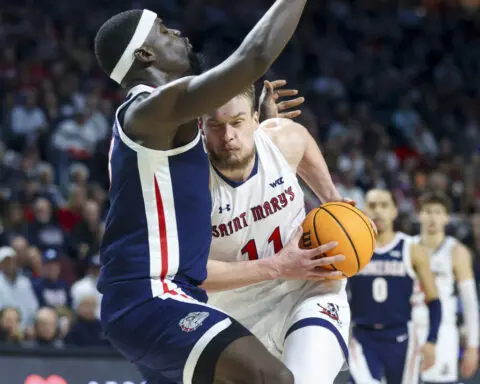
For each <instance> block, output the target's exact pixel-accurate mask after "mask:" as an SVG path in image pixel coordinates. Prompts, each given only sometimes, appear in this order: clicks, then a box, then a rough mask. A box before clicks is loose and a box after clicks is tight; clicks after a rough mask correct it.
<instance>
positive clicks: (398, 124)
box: [392, 95, 421, 141]
mask: <svg viewBox="0 0 480 384" xmlns="http://www.w3.org/2000/svg"><path fill="white" fill-rule="evenodd" d="M392 120H393V125H394V127H395V128H396V129H397V130H398V131H399V133H400V134H401V135H402V136H403V137H404V138H406V139H408V140H412V141H413V140H414V139H415V128H416V127H418V126H419V125H420V124H421V121H420V115H419V114H418V112H417V111H416V110H415V109H414V108H413V102H412V99H411V97H410V96H408V95H407V96H404V97H403V99H402V100H401V102H400V108H398V109H397V110H396V111H395V112H394V113H393V117H392Z"/></svg>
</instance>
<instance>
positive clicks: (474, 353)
mask: <svg viewBox="0 0 480 384" xmlns="http://www.w3.org/2000/svg"><path fill="white" fill-rule="evenodd" d="M477 369H478V348H467V349H466V350H465V353H464V354H463V357H462V362H461V363H460V373H461V375H462V377H463V378H465V379H469V378H471V377H472V376H473V375H474V374H475V372H476V371H477Z"/></svg>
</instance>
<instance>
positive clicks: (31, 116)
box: [10, 90, 47, 151]
mask: <svg viewBox="0 0 480 384" xmlns="http://www.w3.org/2000/svg"><path fill="white" fill-rule="evenodd" d="M24 99H25V102H24V103H22V104H18V105H16V106H15V107H14V108H13V109H12V112H11V119H10V127H11V134H12V139H11V147H12V148H15V149H16V150H19V151H20V150H22V149H23V148H24V147H25V145H26V144H27V143H29V142H33V141H34V140H36V139H37V137H38V136H39V135H40V134H41V133H42V132H44V131H45V130H46V128H47V119H46V117H45V113H44V112H43V110H42V108H40V106H39V105H38V97H37V93H36V91H33V90H29V91H27V92H25V96H24Z"/></svg>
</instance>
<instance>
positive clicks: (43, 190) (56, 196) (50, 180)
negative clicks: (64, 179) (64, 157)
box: [37, 163, 65, 207]
mask: <svg viewBox="0 0 480 384" xmlns="http://www.w3.org/2000/svg"><path fill="white" fill-rule="evenodd" d="M37 171H38V181H39V188H38V193H39V194H40V195H41V196H43V197H45V198H47V199H48V200H49V201H51V202H52V203H53V204H54V206H55V207H63V206H64V204H65V200H64V199H63V196H62V194H61V192H60V188H59V187H58V185H56V184H54V174H53V167H52V166H51V165H50V164H49V163H42V164H39V165H38V167H37Z"/></svg>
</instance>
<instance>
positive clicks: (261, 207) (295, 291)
mask: <svg viewBox="0 0 480 384" xmlns="http://www.w3.org/2000/svg"><path fill="white" fill-rule="evenodd" d="M254 140H255V146H256V153H257V162H256V165H255V168H254V170H253V172H252V175H251V177H250V178H249V179H248V180H247V181H245V182H243V183H241V184H240V185H238V183H237V185H234V184H233V183H232V182H230V181H228V180H227V179H225V178H224V177H223V176H221V175H220V174H219V173H218V172H217V171H216V170H215V169H214V168H213V167H212V166H211V167H210V177H211V194H212V245H211V249H210V258H212V259H215V260H220V261H228V262H233V261H245V260H255V259H257V258H260V259H261V258H266V257H270V256H273V255H274V254H275V253H276V252H278V251H280V249H281V248H282V247H283V245H285V244H286V243H287V242H288V240H289V239H290V238H291V236H292V235H293V234H294V233H295V231H296V229H297V228H298V226H299V225H301V223H302V222H303V220H304V218H305V204H304V196H303V191H302V189H301V187H300V185H299V183H298V179H297V177H296V174H295V173H294V172H293V170H292V169H291V168H290V166H289V164H288V162H287V160H286V159H285V157H284V156H283V154H282V153H281V152H280V150H279V149H278V148H277V147H276V145H275V144H274V143H273V142H272V140H271V139H270V138H269V137H268V135H267V134H266V133H265V132H263V131H262V130H261V129H258V130H257V131H256V132H255V134H254ZM344 285H345V284H344V282H343V281H342V282H338V281H334V282H328V283H322V284H318V283H316V284H315V289H314V290H312V289H311V287H312V284H311V283H309V282H304V281H281V280H276V281H267V282H262V283H258V284H254V285H250V286H247V287H243V288H239V289H235V290H231V291H225V292H219V293H215V294H210V295H209V304H212V305H214V306H216V307H218V308H220V309H222V310H225V311H226V312H227V313H228V314H230V315H232V316H233V317H234V318H236V319H237V320H239V321H240V322H242V323H243V325H245V326H246V327H247V328H249V329H251V330H252V331H253V332H254V333H256V334H257V335H261V334H263V333H264V330H261V329H260V330H258V329H256V328H255V327H257V328H258V327H262V325H260V324H261V323H262V322H261V321H260V320H264V322H263V324H265V325H264V326H265V327H269V326H270V325H266V324H271V322H268V321H265V318H266V317H268V315H269V313H270V312H272V308H275V307H277V306H278V305H282V307H283V308H289V307H291V306H293V305H294V304H295V303H296V302H297V301H298V300H299V298H300V297H302V298H304V297H306V296H310V295H313V293H312V291H315V294H318V293H319V292H320V293H322V292H332V291H336V290H338V291H341V290H342V288H344ZM278 322H279V321H278V316H277V323H278ZM256 330H257V332H255V331H256Z"/></svg>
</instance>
